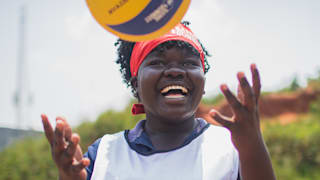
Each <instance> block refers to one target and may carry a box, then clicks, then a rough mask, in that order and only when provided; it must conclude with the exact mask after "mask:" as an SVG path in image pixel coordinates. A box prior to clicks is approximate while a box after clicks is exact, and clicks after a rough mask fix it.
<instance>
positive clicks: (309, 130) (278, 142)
mask: <svg viewBox="0 0 320 180" xmlns="http://www.w3.org/2000/svg"><path fill="white" fill-rule="evenodd" d="M264 138H265V141H266V144H267V147H268V149H269V152H270V155H271V157H272V162H273V166H274V170H275V172H276V175H277V177H278V179H290V180H299V179H320V171H319V167H320V141H319V139H320V121H319V120H317V119H315V117H314V116H308V117H307V119H301V120H300V121H299V122H294V123H291V124H289V125H280V124H269V125H267V126H266V128H265V130H264Z"/></svg>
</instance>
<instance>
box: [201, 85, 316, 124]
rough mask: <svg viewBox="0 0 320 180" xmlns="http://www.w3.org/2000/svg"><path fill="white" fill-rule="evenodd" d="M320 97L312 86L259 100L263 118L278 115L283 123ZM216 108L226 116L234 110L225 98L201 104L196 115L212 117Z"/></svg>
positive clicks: (292, 118) (230, 114) (304, 111)
mask: <svg viewBox="0 0 320 180" xmlns="http://www.w3.org/2000/svg"><path fill="white" fill-rule="evenodd" d="M319 97H320V91H314V90H312V89H310V88H306V89H301V90H299V91H297V92H293V93H278V94H269V95H264V96H261V98H260V100H259V112H260V117H261V119H271V118H275V117H277V119H278V120H279V121H280V122H281V123H284V124H286V123H289V122H291V121H294V120H295V119H296V117H297V115H299V114H303V113H307V112H308V111H309V107H310V104H311V103H312V102H313V101H315V100H316V99H317V98H319ZM212 108H214V109H216V110H218V111H219V112H221V113H222V114H223V115H225V116H229V117H230V116H232V111H231V109H230V107H229V105H228V104H227V102H226V101H225V100H224V101H222V102H221V103H219V104H218V105H217V106H210V105H205V104H200V106H199V108H198V110H197V112H196V115H197V117H202V118H204V119H208V118H211V117H210V116H209V115H208V112H209V111H210V109H212Z"/></svg>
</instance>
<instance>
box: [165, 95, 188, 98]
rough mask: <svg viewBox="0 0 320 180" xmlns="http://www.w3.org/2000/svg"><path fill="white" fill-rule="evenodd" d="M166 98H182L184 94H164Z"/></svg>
mask: <svg viewBox="0 0 320 180" xmlns="http://www.w3.org/2000/svg"><path fill="white" fill-rule="evenodd" d="M165 97H166V98H168V99H175V98H183V97H184V96H183V95H174V96H172V95H171V96H165Z"/></svg>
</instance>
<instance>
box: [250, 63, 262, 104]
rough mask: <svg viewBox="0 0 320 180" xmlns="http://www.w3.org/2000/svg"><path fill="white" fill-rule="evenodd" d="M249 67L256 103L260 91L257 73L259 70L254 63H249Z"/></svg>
mask: <svg viewBox="0 0 320 180" xmlns="http://www.w3.org/2000/svg"><path fill="white" fill-rule="evenodd" d="M250 69H251V74H252V84H253V85H252V87H253V92H254V95H255V100H256V103H258V99H259V97H260V92H261V82H260V75H259V71H258V69H257V66H256V65H255V64H251V66H250Z"/></svg>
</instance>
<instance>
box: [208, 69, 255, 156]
mask: <svg viewBox="0 0 320 180" xmlns="http://www.w3.org/2000/svg"><path fill="white" fill-rule="evenodd" d="M251 73H252V86H250V84H249V82H248V80H247V78H246V77H245V75H244V73H243V72H239V73H238V74H237V77H238V80H239V87H238V96H237V97H236V96H235V95H234V94H233V93H232V92H231V91H230V90H229V88H228V86H227V85H225V84H223V85H221V87H220V88H221V91H222V93H223V94H224V96H225V98H226V99H227V102H228V103H229V105H230V107H231V109H232V112H233V116H232V117H225V116H223V115H221V113H219V112H218V111H216V110H214V109H212V110H211V111H210V112H209V115H210V116H211V117H212V118H213V120H215V121H217V122H218V123H219V124H221V125H222V126H223V127H225V128H227V129H229V130H230V132H231V136H232V142H233V144H234V145H235V147H236V148H237V149H238V150H239V148H241V147H243V146H246V145H244V144H243V143H245V144H246V143H250V142H252V140H255V141H260V140H261V131H260V120H259V113H258V100H259V96H260V89H261V84H260V76H259V72H258V69H257V68H256V65H255V64H252V65H251ZM209 123H214V122H210V120H209ZM241 144H243V145H241Z"/></svg>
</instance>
